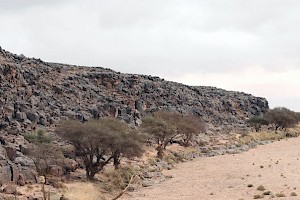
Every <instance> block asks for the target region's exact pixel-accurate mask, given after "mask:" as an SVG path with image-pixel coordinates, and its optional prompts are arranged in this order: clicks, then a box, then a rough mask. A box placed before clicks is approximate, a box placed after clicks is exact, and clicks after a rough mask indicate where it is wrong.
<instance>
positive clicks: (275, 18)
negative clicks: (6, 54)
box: [0, 0, 300, 77]
mask: <svg viewBox="0 0 300 200" xmlns="http://www.w3.org/2000/svg"><path fill="white" fill-rule="evenodd" d="M0 5H1V6H0V27H1V32H0V45H1V46H2V47H3V48H6V49H8V50H10V51H12V52H15V53H23V54H25V55H27V56H34V57H40V58H41V59H44V60H47V61H53V62H63V63H71V64H78V65H90V66H104V67H111V68H113V69H115V70H117V71H121V72H129V73H143V74H152V75H157V76H162V77H167V76H168V77H180V76H182V75H184V74H185V73H187V72H189V73H191V72H192V73H195V74H196V73H216V72H218V73H223V72H228V71H229V72H230V71H237V70H239V69H241V68H247V67H249V66H253V65H259V66H262V67H263V68H265V69H268V70H278V71H280V70H286V69H293V68H297V67H299V65H300V57H299V55H298V54H299V53H298V52H300V38H299V34H300V23H299V21H300V15H299V14H298V13H299V12H298V8H299V6H300V2H299V1H295V0H285V1H283V0H251V1H249V0H189V1H186V0H164V1H161V0H90V1H83V0H52V1H51V0H43V1H41V0H26V1H25V0H14V1H12V0H0Z"/></svg>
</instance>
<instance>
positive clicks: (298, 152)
mask: <svg viewBox="0 0 300 200" xmlns="http://www.w3.org/2000/svg"><path fill="white" fill-rule="evenodd" d="M165 174H168V175H170V174H171V175H173V176H174V178H172V179H169V180H167V181H165V182H162V183H160V184H157V185H155V186H153V187H149V188H142V189H141V190H138V191H137V192H132V193H128V194H125V195H124V196H123V197H122V198H120V199H123V200H160V199H161V200H179V199H180V200H192V199H193V200H196V199H197V200H198V199H201V200H206V199H211V200H226V199H229V200H240V199H245V200H246V199H253V196H254V195H257V194H262V193H263V192H262V191H258V190H257V187H258V186H260V185H263V186H264V187H265V188H266V190H265V191H271V192H272V194H274V195H276V194H277V193H280V192H282V193H284V194H285V195H286V196H287V197H285V198H280V199H300V138H292V139H288V140H282V141H278V142H274V143H272V144H267V145H263V146H258V147H257V148H256V149H252V150H250V151H248V152H244V153H241V154H235V155H223V156H216V157H210V158H197V159H195V160H193V161H190V162H186V163H181V164H179V165H178V166H177V167H176V168H175V169H173V170H170V171H165ZM248 184H253V187H248ZM292 192H295V193H296V194H298V195H299V196H296V197H291V195H290V194H291V193H292ZM269 198H270V196H264V199H269ZM274 199H278V197H275V198H274Z"/></svg>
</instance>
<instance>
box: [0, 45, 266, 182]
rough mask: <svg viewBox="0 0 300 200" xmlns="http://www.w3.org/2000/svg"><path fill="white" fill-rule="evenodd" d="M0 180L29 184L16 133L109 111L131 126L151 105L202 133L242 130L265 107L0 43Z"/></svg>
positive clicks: (244, 97) (262, 102) (250, 99)
mask: <svg viewBox="0 0 300 200" xmlns="http://www.w3.org/2000/svg"><path fill="white" fill-rule="evenodd" d="M0 86H1V87H0V133H1V134H0V141H1V144H2V145H0V152H1V153H0V165H1V166H2V171H0V173H2V174H0V177H1V178H0V181H1V182H7V181H14V182H17V183H19V182H20V181H22V180H20V179H24V180H26V181H27V182H30V181H31V182H34V181H36V179H35V175H36V173H35V171H34V163H33V161H32V160H31V159H29V158H27V157H26V156H24V154H23V153H24V149H26V147H27V146H28V143H27V142H26V141H25V140H24V138H23V136H22V134H24V133H25V132H29V131H32V130H34V129H36V127H37V126H41V127H44V128H47V127H51V126H54V125H55V124H57V123H58V122H59V120H61V119H66V118H71V119H80V120H82V121H84V120H88V119H90V118H97V117H102V116H115V117H119V118H121V119H123V120H125V121H126V122H127V123H129V124H132V125H139V124H140V123H141V117H142V115H144V114H146V113H148V112H152V111H155V110H168V111H178V112H181V113H185V114H196V115H200V116H202V117H203V119H204V120H205V121H206V122H207V124H208V130H207V132H210V133H216V132H218V131H221V130H222V131H225V130H231V129H235V128H238V129H244V128H245V127H246V126H245V122H244V120H245V119H246V118H248V117H251V116H253V115H260V114H262V113H264V112H265V111H266V110H267V109H268V102H267V100H266V99H264V98H259V97H254V96H252V95H250V94H245V93H241V92H232V91H225V90H222V89H218V88H214V87H193V86H187V85H183V84H180V83H175V82H170V81H165V80H163V79H161V78H158V77H153V76H146V75H136V74H122V73H119V72H115V71H112V70H110V69H104V68H95V67H80V66H73V65H65V64H57V63H47V62H43V61H41V60H40V59H34V58H27V57H25V56H23V55H21V56H19V55H15V54H12V53H10V52H7V51H5V50H3V49H2V48H1V47H0Z"/></svg>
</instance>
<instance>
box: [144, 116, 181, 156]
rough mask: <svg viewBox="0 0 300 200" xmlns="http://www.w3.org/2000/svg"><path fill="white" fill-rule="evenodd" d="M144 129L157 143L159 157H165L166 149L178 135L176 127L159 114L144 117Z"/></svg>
mask: <svg viewBox="0 0 300 200" xmlns="http://www.w3.org/2000/svg"><path fill="white" fill-rule="evenodd" d="M142 129H143V130H144V132H146V133H148V134H149V135H150V136H151V137H152V138H153V139H154V140H155V141H156V144H157V147H156V150H157V157H158V158H159V159H162V158H163V155H164V149H166V146H167V145H168V144H169V143H170V142H171V140H172V139H173V138H174V137H175V136H176V135H177V131H176V127H175V126H174V125H172V124H170V123H168V122H167V121H166V120H164V119H163V118H162V117H161V116H159V115H152V116H147V117H145V118H144V119H143V123H142Z"/></svg>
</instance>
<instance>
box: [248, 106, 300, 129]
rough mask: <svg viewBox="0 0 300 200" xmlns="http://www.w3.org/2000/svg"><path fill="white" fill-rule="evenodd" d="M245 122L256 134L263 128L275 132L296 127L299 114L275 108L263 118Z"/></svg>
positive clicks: (282, 108)
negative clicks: (271, 129) (269, 128)
mask: <svg viewBox="0 0 300 200" xmlns="http://www.w3.org/2000/svg"><path fill="white" fill-rule="evenodd" d="M247 122H248V124H249V125H250V126H251V127H253V128H254V129H255V130H256V131H257V132H258V131H260V130H261V129H262V128H263V127H271V128H273V129H274V131H275V132H276V131H278V130H286V129H287V128H291V127H294V126H296V125H297V124H298V123H299V122H300V113H299V112H294V111H291V110H289V109H287V108H284V107H276V108H273V109H270V110H269V111H268V112H267V113H266V114H265V115H263V116H260V117H257V116H255V117H252V118H250V119H249V120H248V121H247Z"/></svg>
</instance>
